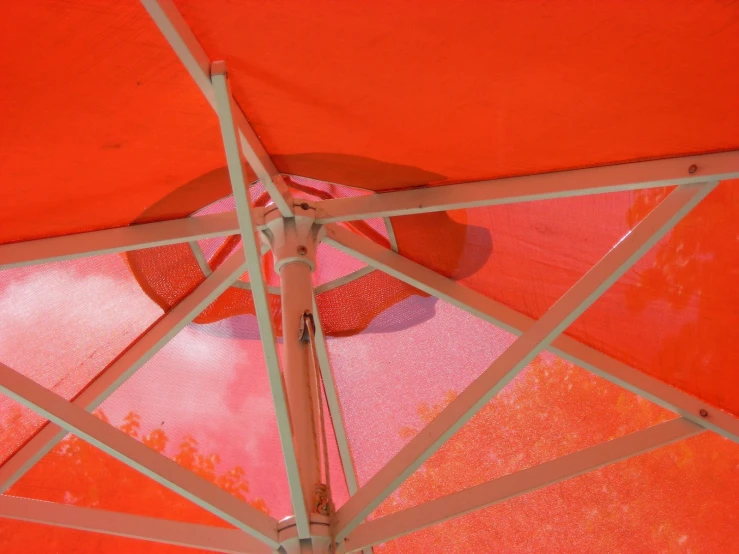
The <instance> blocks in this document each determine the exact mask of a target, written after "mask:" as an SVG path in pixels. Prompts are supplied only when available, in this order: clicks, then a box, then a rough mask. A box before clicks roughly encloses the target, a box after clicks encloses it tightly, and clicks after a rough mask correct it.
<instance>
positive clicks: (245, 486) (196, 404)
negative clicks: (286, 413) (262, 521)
mask: <svg viewBox="0 0 739 554" xmlns="http://www.w3.org/2000/svg"><path fill="white" fill-rule="evenodd" d="M100 410H101V411H102V412H103V413H104V414H105V417H107V418H108V419H109V420H110V422H111V423H112V424H113V425H115V426H117V427H120V426H122V427H123V428H124V429H127V430H129V432H130V434H132V435H133V436H134V437H135V438H137V439H139V440H141V441H143V442H145V443H146V444H148V445H150V446H152V447H153V448H155V449H157V450H159V451H160V452H162V453H163V454H164V455H166V456H168V457H170V458H172V459H174V460H175V461H177V462H178V463H180V464H181V465H183V466H185V467H188V468H189V469H192V470H193V471H195V472H196V473H198V474H203V475H206V476H209V478H213V479H214V480H215V481H216V483H218V484H219V485H220V486H222V487H223V488H226V489H227V490H229V491H230V492H234V493H237V494H238V495H241V496H243V497H244V498H246V499H247V500H248V501H250V502H252V503H254V504H255V505H257V506H262V507H264V508H265V509H266V510H267V511H268V512H269V513H270V514H271V515H272V516H274V517H276V518H277V519H280V518H281V517H283V516H285V515H288V514H290V513H292V508H291V506H290V498H289V490H288V486H287V476H286V474H285V468H284V463H283V457H282V450H281V446H280V441H279V435H278V432H277V420H276V418H275V413H274V405H273V403H272V395H271V392H270V388H269V382H268V378H267V368H266V366H265V363H264V356H263V353H262V344H261V342H260V340H259V331H258V328H257V322H256V319H255V318H254V317H251V316H239V317H234V318H228V319H226V320H223V321H220V322H217V323H213V324H210V325H197V324H191V325H189V326H188V327H186V328H185V329H184V330H183V331H182V332H181V333H179V334H178V335H177V336H175V338H174V339H172V341H171V342H170V343H169V344H168V345H167V346H166V347H165V348H163V349H162V350H161V351H160V352H159V353H158V354H157V355H155V356H154V357H153V358H152V359H151V360H150V361H149V362H147V364H146V365H145V366H144V367H142V368H141V369H140V370H139V371H138V372H136V374H135V375H134V376H133V377H131V378H130V379H129V380H128V381H127V382H126V383H125V384H124V385H123V386H122V387H121V388H120V389H118V391H116V392H115V393H114V394H113V395H112V396H111V397H110V398H108V399H107V400H106V401H105V402H104V403H103V404H102V405H101V407H100ZM236 482H238V487H236V485H235V483H236Z"/></svg>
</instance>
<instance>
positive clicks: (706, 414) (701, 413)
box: [698, 408, 708, 417]
mask: <svg viewBox="0 0 739 554" xmlns="http://www.w3.org/2000/svg"><path fill="white" fill-rule="evenodd" d="M698 413H699V414H700V416H701V417H708V411H707V410H706V409H704V408H701V411H700V412H698Z"/></svg>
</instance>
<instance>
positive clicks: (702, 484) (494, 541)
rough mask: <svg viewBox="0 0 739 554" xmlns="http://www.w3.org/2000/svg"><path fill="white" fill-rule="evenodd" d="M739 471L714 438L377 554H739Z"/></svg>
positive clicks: (735, 454) (736, 454) (736, 459)
mask: <svg viewBox="0 0 739 554" xmlns="http://www.w3.org/2000/svg"><path fill="white" fill-rule="evenodd" d="M737 472H739V445H737V444H735V443H732V442H730V441H728V440H725V439H723V438H721V437H719V436H717V435H714V434H712V433H708V432H706V433H704V434H702V435H699V436H697V437H693V438H691V439H688V440H685V441H682V442H679V443H676V444H674V445H671V446H667V447H663V448H660V449H658V450H655V451H652V452H649V453H646V454H643V455H641V456H638V457H635V458H630V459H628V460H626V461H624V462H620V463H618V464H614V465H611V466H607V467H605V468H602V469H600V470H597V471H594V472H591V473H587V474H585V475H582V476H580V477H576V478H574V479H570V480H568V481H564V482H562V483H559V484H556V485H553V486H550V487H547V488H545V489H541V490H539V491H536V492H533V493H530V494H527V495H525V496H521V497H518V498H515V499H512V500H508V501H506V502H504V503H502V504H498V505H495V506H492V507H490V508H487V509H485V510H482V511H478V512H473V513H472V514H469V515H467V516H464V517H461V518H458V519H453V520H450V521H448V522H446V523H442V524H440V525H437V526H434V527H430V528H428V529H426V530H423V531H419V532H417V533H414V534H412V535H409V536H407V537H403V538H400V539H397V540H394V541H391V542H389V543H387V544H384V545H380V546H376V547H375V552H376V553H377V554H391V553H398V554H409V553H411V552H424V553H429V554H437V553H438V554H441V553H444V554H446V553H465V554H466V553H468V552H491V553H493V552H495V553H498V552H500V553H503V552H525V553H542V554H544V553H546V554H549V553H550V552H592V553H603V554H606V553H612V552H666V553H667V552H669V553H681V554H687V553H693V552H726V553H729V552H736V517H737V513H739V479H737V476H738V473H737Z"/></svg>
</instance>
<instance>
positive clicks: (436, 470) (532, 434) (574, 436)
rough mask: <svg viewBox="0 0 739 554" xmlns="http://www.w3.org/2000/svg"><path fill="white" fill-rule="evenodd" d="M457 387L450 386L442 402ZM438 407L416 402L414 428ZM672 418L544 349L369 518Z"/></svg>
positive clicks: (417, 427)
mask: <svg viewBox="0 0 739 554" xmlns="http://www.w3.org/2000/svg"><path fill="white" fill-rule="evenodd" d="M459 392H461V389H450V390H449V391H448V396H447V398H446V401H445V403H448V402H451V401H453V399H454V397H455V396H456V394H457V393H459ZM443 407H444V404H443V403H437V404H421V405H419V406H417V408H416V409H417V414H418V415H417V419H416V423H415V425H414V429H413V430H414V432H418V431H420V429H421V428H422V427H423V426H425V425H426V424H427V423H428V422H429V421H431V420H432V419H433V418H434V417H435V416H436V415H437V414H438V413H439V412H440V411H441V410H442V409H443ZM674 417H675V415H674V414H673V413H671V412H668V411H666V410H664V409H663V408H660V407H658V406H656V405H655V404H652V403H650V402H648V401H646V400H644V399H642V398H640V397H638V396H636V395H634V394H633V393H631V392H628V391H626V390H624V389H622V388H620V387H618V386H616V385H613V384H611V383H610V382H608V381H605V380H604V379H602V378H600V377H597V376H595V375H593V374H591V373H589V372H587V371H585V370H583V369H581V368H579V367H577V366H574V365H572V364H570V363H569V362H565V361H563V360H560V359H559V358H556V357H555V356H553V355H551V354H548V353H544V354H542V355H540V356H539V357H537V358H536V359H535V360H534V361H533V362H532V363H531V364H529V366H528V367H527V368H526V369H525V370H524V371H523V372H522V373H521V374H519V375H518V376H517V377H516V378H515V379H514V380H513V381H512V382H511V383H510V384H509V385H508V386H507V387H506V388H504V389H503V390H502V391H501V392H500V393H499V394H498V395H496V396H495V397H494V398H493V399H492V400H491V401H490V402H489V403H488V404H487V405H486V406H485V407H484V408H483V409H482V410H481V411H480V412H479V413H478V414H477V415H475V416H474V417H473V418H472V419H471V420H470V421H469V422H467V423H466V424H465V425H464V426H463V427H462V428H461V429H460V430H459V431H458V432H457V433H455V434H454V436H452V438H451V439H450V440H449V441H448V442H447V443H446V444H444V445H443V446H442V447H441V449H439V450H438V451H437V452H436V453H435V454H434V455H432V456H431V458H430V459H429V460H427V461H426V463H424V464H423V465H422V466H421V467H420V468H419V469H418V470H416V472H415V473H414V474H412V475H411V476H410V477H409V478H408V479H407V480H406V481H405V482H404V483H403V484H402V485H401V486H400V488H399V489H398V490H397V491H396V492H395V493H393V494H392V495H391V496H390V497H389V498H388V500H387V501H385V503H384V504H383V505H381V506H380V507H379V508H378V509H377V510H376V512H375V513H374V517H377V516H381V515H386V514H389V513H393V512H395V511H398V510H402V509H404V508H409V507H412V506H416V505H418V504H421V503H423V502H427V501H429V500H434V499H436V498H440V497H442V496H445V495H447V494H451V493H454V492H457V491H460V490H464V489H467V488H469V487H473V486H475V485H479V484H481V483H484V482H487V481H490V480H492V479H495V478H498V477H502V476H504V475H509V474H512V473H515V472H516V471H520V470H522V469H526V468H528V467H532V466H535V465H538V464H541V463H543V462H547V461H550V460H553V459H556V458H559V457H561V456H565V455H567V454H571V453H573V452H576V451H578V450H582V449H585V448H588V447H590V446H594V445H596V444H599V443H602V442H605V441H608V440H611V439H614V438H617V437H620V436H623V435H626V434H629V433H632V432H634V431H638V430H640V429H644V428H646V427H650V426H652V425H655V424H657V423H659V422H662V421H666V420H669V419H672V418H674Z"/></svg>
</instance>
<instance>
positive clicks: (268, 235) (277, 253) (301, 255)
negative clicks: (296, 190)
mask: <svg viewBox="0 0 739 554" xmlns="http://www.w3.org/2000/svg"><path fill="white" fill-rule="evenodd" d="M265 224H266V226H267V228H266V229H264V230H263V231H262V242H263V243H264V244H265V245H266V246H267V247H268V248H269V249H270V250H272V256H273V259H274V267H275V271H276V272H277V273H281V270H282V268H283V266H285V265H287V264H291V263H302V264H306V265H307V266H308V267H310V270H311V271H314V270H315V269H316V246H317V244H318V242H319V240H320V235H321V233H322V229H323V228H322V226H321V225H317V224H316V223H315V209H314V208H312V207H310V206H309V205H308V204H307V203H304V204H300V205H296V206H295V217H287V218H286V217H282V216H281V215H280V212H279V211H278V210H272V211H270V212H267V213H266V214H265Z"/></svg>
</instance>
